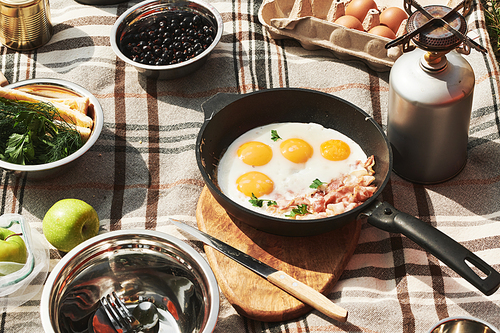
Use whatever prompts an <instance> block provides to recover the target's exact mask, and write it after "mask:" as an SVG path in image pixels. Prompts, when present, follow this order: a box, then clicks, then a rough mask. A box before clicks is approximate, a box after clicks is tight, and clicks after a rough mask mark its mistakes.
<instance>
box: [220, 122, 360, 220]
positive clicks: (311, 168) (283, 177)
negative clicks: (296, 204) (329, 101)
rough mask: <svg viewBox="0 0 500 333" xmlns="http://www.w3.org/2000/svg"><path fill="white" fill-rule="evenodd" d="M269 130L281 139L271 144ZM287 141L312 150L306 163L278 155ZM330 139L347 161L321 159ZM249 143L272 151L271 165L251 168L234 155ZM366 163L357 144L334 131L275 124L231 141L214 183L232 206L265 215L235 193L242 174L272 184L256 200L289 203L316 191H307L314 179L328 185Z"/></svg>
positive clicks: (243, 197) (261, 209) (308, 125)
mask: <svg viewBox="0 0 500 333" xmlns="http://www.w3.org/2000/svg"><path fill="white" fill-rule="evenodd" d="M271 130H276V131H277V133H278V135H279V136H280V138H281V139H279V140H277V141H276V142H275V141H273V140H272V139H271ZM290 138H299V139H302V140H304V141H306V142H307V143H309V144H310V145H311V146H312V148H313V155H312V157H311V158H310V159H309V160H308V161H307V162H305V163H299V164H298V163H293V162H291V161H289V160H287V159H286V158H285V157H284V156H283V155H282V154H281V151H280V144H281V143H282V142H283V141H284V140H286V139H290ZM332 139H334V140H342V141H344V142H345V143H347V144H348V145H349V147H350V150H351V154H350V155H349V157H348V158H347V159H345V160H342V161H330V160H327V159H326V158H324V157H323V156H322V155H321V151H320V145H321V144H322V143H323V142H325V141H328V140H332ZM249 141H260V142H262V143H265V144H267V145H268V146H269V147H271V149H272V151H273V156H272V159H271V161H270V162H269V163H267V164H265V165H263V166H251V165H247V164H245V163H244V162H243V161H241V160H240V158H239V157H238V154H237V151H238V148H239V147H240V146H241V145H242V144H244V143H246V142H249ZM366 159H367V156H366V154H365V153H364V151H363V150H362V149H361V147H360V146H359V145H358V144H357V143H356V142H354V141H353V140H352V139H350V138H349V137H348V136H346V135H344V134H342V133H340V132H338V131H336V130H333V129H329V128H325V127H323V126H321V125H319V124H315V123H275V124H270V125H265V126H261V127H257V128H254V129H252V130H250V131H248V132H246V133H244V134H243V135H241V136H240V137H238V138H237V139H236V140H235V141H233V143H232V144H231V145H230V146H229V147H228V149H227V151H226V152H225V153H224V155H223V156H222V158H221V160H220V162H219V166H218V170H217V182H218V184H219V187H220V189H221V191H222V192H223V193H224V194H225V195H226V196H228V197H229V198H230V199H231V200H233V201H234V202H236V203H238V204H240V205H242V206H244V207H246V208H249V209H252V210H256V211H259V212H261V213H265V209H263V208H259V207H254V206H252V204H251V203H250V202H249V199H250V198H249V197H247V196H246V195H244V194H243V193H241V192H240V191H239V190H238V188H237V184H236V180H237V179H238V177H240V176H241V175H242V174H244V173H246V172H250V171H259V172H262V173H264V174H265V175H267V176H268V177H269V178H270V179H271V180H272V181H273V182H274V189H273V191H272V192H271V193H270V194H267V195H263V196H262V197H260V198H259V199H267V200H275V201H278V200H283V199H285V200H291V199H293V198H294V197H297V196H300V195H304V194H306V193H310V192H313V191H315V190H314V189H311V188H310V187H309V186H310V185H311V184H312V182H313V181H314V180H315V179H319V180H321V181H322V182H326V183H329V182H330V181H331V180H332V179H334V178H338V177H340V176H342V175H344V174H347V173H349V172H351V171H353V169H354V168H353V165H354V164H355V162H356V161H363V162H364V161H365V160H366Z"/></svg>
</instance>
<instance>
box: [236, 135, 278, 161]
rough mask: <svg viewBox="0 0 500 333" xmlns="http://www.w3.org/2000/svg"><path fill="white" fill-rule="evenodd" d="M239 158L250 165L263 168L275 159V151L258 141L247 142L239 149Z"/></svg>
mask: <svg viewBox="0 0 500 333" xmlns="http://www.w3.org/2000/svg"><path fill="white" fill-rule="evenodd" d="M238 157H239V158H240V160H242V161H243V163H245V164H248V165H255V166H261V165H264V164H267V163H268V162H269V161H270V160H271V158H272V157H273V150H272V149H271V147H269V146H268V145H266V144H265V143H262V142H258V141H250V142H245V143H244V144H242V145H241V146H240V147H239V148H238Z"/></svg>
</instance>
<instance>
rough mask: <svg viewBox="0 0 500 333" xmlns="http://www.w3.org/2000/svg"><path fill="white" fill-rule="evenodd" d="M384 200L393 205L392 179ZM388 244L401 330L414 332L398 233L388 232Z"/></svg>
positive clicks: (387, 185) (384, 191)
mask: <svg viewBox="0 0 500 333" xmlns="http://www.w3.org/2000/svg"><path fill="white" fill-rule="evenodd" d="M382 196H383V198H384V201H387V202H388V203H389V204H391V205H394V193H393V189H392V180H391V179H389V181H388V182H387V184H386V186H385V187H384V190H383V191H382ZM389 240H390V245H391V248H392V254H393V262H394V279H395V284H396V291H397V293H396V294H397V298H398V301H399V306H400V308H401V314H402V317H403V318H402V319H403V332H415V315H414V314H413V311H412V309H411V302H410V299H409V298H410V297H409V293H408V281H407V278H406V276H407V270H406V263H405V259H404V246H403V240H402V236H401V235H400V234H392V233H391V234H390V237H389Z"/></svg>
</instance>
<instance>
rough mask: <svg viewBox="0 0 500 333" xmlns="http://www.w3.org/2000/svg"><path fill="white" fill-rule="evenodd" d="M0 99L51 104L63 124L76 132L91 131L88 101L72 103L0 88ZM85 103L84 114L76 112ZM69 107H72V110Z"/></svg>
mask: <svg viewBox="0 0 500 333" xmlns="http://www.w3.org/2000/svg"><path fill="white" fill-rule="evenodd" d="M0 97H4V98H7V99H11V100H16V101H28V102H34V103H40V102H45V103H51V104H52V105H54V106H55V107H56V108H57V110H58V111H59V117H57V118H56V119H58V120H62V121H65V122H67V123H69V124H72V125H75V127H76V129H77V130H78V128H86V129H87V130H90V131H92V127H93V125H94V121H93V120H92V118H90V117H89V116H87V109H88V103H89V102H88V101H87V102H84V101H81V100H77V101H72V100H71V99H65V100H61V99H56V100H53V99H51V98H45V97H40V96H36V95H33V94H29V93H26V92H24V91H19V90H16V89H10V88H5V87H0ZM82 103H83V104H82ZM85 103H87V104H86V105H87V106H86V107H85V112H81V111H80V110H77V109H79V108H80V107H81V106H82V105H85ZM71 106H73V108H72V107H71ZM82 110H83V109H82ZM86 132H87V131H86ZM80 134H81V132H80ZM82 139H83V136H82Z"/></svg>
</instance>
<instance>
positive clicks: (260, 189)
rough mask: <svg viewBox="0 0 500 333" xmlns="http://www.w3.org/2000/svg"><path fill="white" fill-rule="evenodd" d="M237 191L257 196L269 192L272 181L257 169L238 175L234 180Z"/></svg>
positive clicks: (272, 187)
mask: <svg viewBox="0 0 500 333" xmlns="http://www.w3.org/2000/svg"><path fill="white" fill-rule="evenodd" d="M236 185H237V187H238V191H240V192H241V193H243V194H244V195H246V196H248V197H251V196H252V194H254V195H255V196H256V197H257V198H258V197H261V196H263V195H265V194H269V193H271V192H272V191H273V189H274V183H273V181H272V180H271V178H269V177H268V176H266V175H265V174H263V173H262V172H258V171H250V172H247V173H245V174H243V175H241V176H239V177H238V179H237V180H236Z"/></svg>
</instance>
